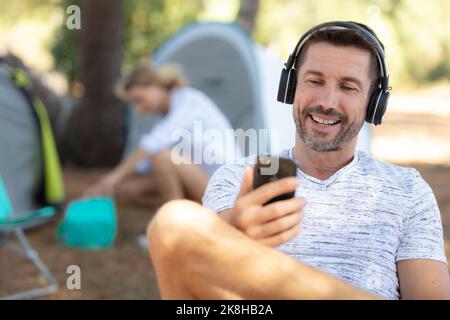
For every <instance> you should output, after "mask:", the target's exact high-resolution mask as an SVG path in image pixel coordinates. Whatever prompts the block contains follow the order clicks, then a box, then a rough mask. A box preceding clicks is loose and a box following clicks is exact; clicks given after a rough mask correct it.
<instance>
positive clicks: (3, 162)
mask: <svg viewBox="0 0 450 320" xmlns="http://www.w3.org/2000/svg"><path fill="white" fill-rule="evenodd" d="M38 134H39V131H38V126H37V123H36V120H35V118H34V115H33V113H32V111H31V109H30V107H29V105H28V102H27V100H26V99H25V97H24V96H23V94H22V92H21V91H20V89H18V88H17V87H16V86H15V84H14V82H13V81H12V80H11V79H10V76H9V72H8V70H7V68H6V65H5V64H4V63H3V62H0V175H1V176H2V177H3V180H4V182H5V185H6V189H7V191H8V194H9V196H10V198H11V202H12V204H13V207H14V208H15V215H20V214H21V212H27V211H30V210H32V209H33V208H34V195H35V192H36V189H37V187H38V181H39V178H40V176H39V175H40V168H41V154H40V142H39V141H40V140H39V137H38Z"/></svg>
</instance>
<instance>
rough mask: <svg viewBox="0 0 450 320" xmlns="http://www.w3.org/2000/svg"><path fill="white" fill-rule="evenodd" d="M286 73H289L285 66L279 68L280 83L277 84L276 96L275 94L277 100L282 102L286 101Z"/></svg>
mask: <svg viewBox="0 0 450 320" xmlns="http://www.w3.org/2000/svg"><path fill="white" fill-rule="evenodd" d="M288 75H289V71H288V70H286V68H283V70H281V75H280V83H279V84H278V96H277V100H278V101H280V102H283V103H286V101H285V97H286V88H287V85H288V83H287V82H288Z"/></svg>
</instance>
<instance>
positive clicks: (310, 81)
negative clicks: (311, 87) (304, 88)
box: [308, 80, 320, 85]
mask: <svg viewBox="0 0 450 320" xmlns="http://www.w3.org/2000/svg"><path fill="white" fill-rule="evenodd" d="M308 82H309V83H311V84H315V85H318V84H320V81H319V80H308Z"/></svg>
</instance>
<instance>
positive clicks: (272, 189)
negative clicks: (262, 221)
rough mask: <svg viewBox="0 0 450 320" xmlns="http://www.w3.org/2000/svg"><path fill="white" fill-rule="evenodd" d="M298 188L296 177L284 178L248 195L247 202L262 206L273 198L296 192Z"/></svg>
mask: <svg viewBox="0 0 450 320" xmlns="http://www.w3.org/2000/svg"><path fill="white" fill-rule="evenodd" d="M298 186H299V181H298V180H297V178H296V177H289V178H283V179H280V180H277V181H273V182H269V183H266V184H264V185H263V186H261V187H259V188H257V189H256V190H255V191H254V192H252V193H251V194H249V195H248V197H247V199H246V200H245V201H246V202H247V203H250V204H259V205H262V204H264V203H266V202H267V201H269V200H270V199H272V198H273V197H276V196H279V195H282V194H284V193H289V192H292V191H294V190H295V189H296V188H297V187H298Z"/></svg>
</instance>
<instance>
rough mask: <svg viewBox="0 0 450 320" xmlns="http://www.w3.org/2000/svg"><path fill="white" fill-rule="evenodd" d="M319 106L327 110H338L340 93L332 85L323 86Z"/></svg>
mask: <svg viewBox="0 0 450 320" xmlns="http://www.w3.org/2000/svg"><path fill="white" fill-rule="evenodd" d="M319 104H320V105H321V106H322V107H323V108H325V109H336V108H337V106H338V92H337V90H336V87H335V86H334V85H332V84H327V85H325V86H323V88H322V92H321V93H320V98H319Z"/></svg>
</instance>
